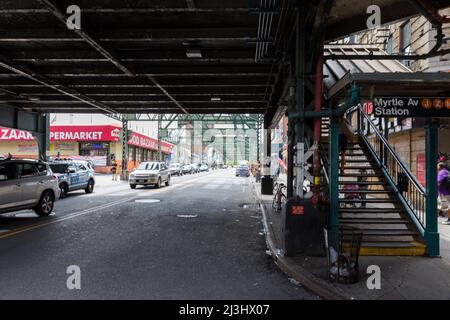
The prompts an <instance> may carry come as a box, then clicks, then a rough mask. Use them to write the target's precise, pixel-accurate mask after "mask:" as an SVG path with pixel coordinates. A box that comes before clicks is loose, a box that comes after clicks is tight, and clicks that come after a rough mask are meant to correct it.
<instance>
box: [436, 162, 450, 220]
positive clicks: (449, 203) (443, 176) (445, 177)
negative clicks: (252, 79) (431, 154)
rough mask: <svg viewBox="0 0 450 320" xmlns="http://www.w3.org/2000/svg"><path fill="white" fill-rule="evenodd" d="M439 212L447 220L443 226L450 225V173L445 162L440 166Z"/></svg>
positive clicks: (440, 163)
mask: <svg viewBox="0 0 450 320" xmlns="http://www.w3.org/2000/svg"><path fill="white" fill-rule="evenodd" d="M438 193H439V195H438V204H439V206H438V210H439V212H440V213H442V215H444V216H445V217H447V220H446V221H444V222H442V224H445V225H450V173H449V171H448V170H447V168H446V167H445V164H444V163H443V162H439V164H438Z"/></svg>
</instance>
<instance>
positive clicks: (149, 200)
mask: <svg viewBox="0 0 450 320" xmlns="http://www.w3.org/2000/svg"><path fill="white" fill-rule="evenodd" d="M134 202H137V203H158V202H161V200H158V199H136V200H134Z"/></svg>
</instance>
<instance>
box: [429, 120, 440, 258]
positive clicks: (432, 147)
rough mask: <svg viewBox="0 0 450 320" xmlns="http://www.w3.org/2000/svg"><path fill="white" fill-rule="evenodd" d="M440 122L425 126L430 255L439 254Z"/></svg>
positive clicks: (431, 122)
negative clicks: (438, 159)
mask: <svg viewBox="0 0 450 320" xmlns="http://www.w3.org/2000/svg"><path fill="white" fill-rule="evenodd" d="M437 131H438V123H436V122H433V121H430V122H429V123H428V124H427V125H426V126H425V135H426V136H425V150H427V152H426V153H425V154H426V159H425V164H426V197H427V200H426V212H425V219H426V220H425V221H426V222H425V240H426V242H427V253H428V255H429V256H439V254H440V250H439V232H438V226H437V223H438V219H437V196H438V185H437V154H438V132H437Z"/></svg>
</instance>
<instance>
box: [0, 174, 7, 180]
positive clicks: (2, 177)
mask: <svg viewBox="0 0 450 320" xmlns="http://www.w3.org/2000/svg"><path fill="white" fill-rule="evenodd" d="M0 181H8V177H7V176H5V175H4V174H2V175H0Z"/></svg>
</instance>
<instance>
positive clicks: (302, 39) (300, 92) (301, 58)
mask: <svg viewBox="0 0 450 320" xmlns="http://www.w3.org/2000/svg"><path fill="white" fill-rule="evenodd" d="M305 11H306V7H305V4H304V3H301V4H300V5H299V8H298V11H297V36H296V50H295V51H296V55H295V57H296V63H295V77H296V96H295V101H296V104H295V109H296V111H297V112H298V113H299V114H303V113H304V112H305V89H306V83H305V72H306V20H305V17H306V12H305ZM295 143H296V146H297V157H296V158H297V159H296V163H295V166H296V188H295V190H294V194H295V195H297V196H299V197H300V198H303V180H304V163H303V154H300V153H301V152H303V151H304V149H305V148H304V145H305V124H304V121H296V122H295ZM292 184H293V181H288V186H289V185H292Z"/></svg>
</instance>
